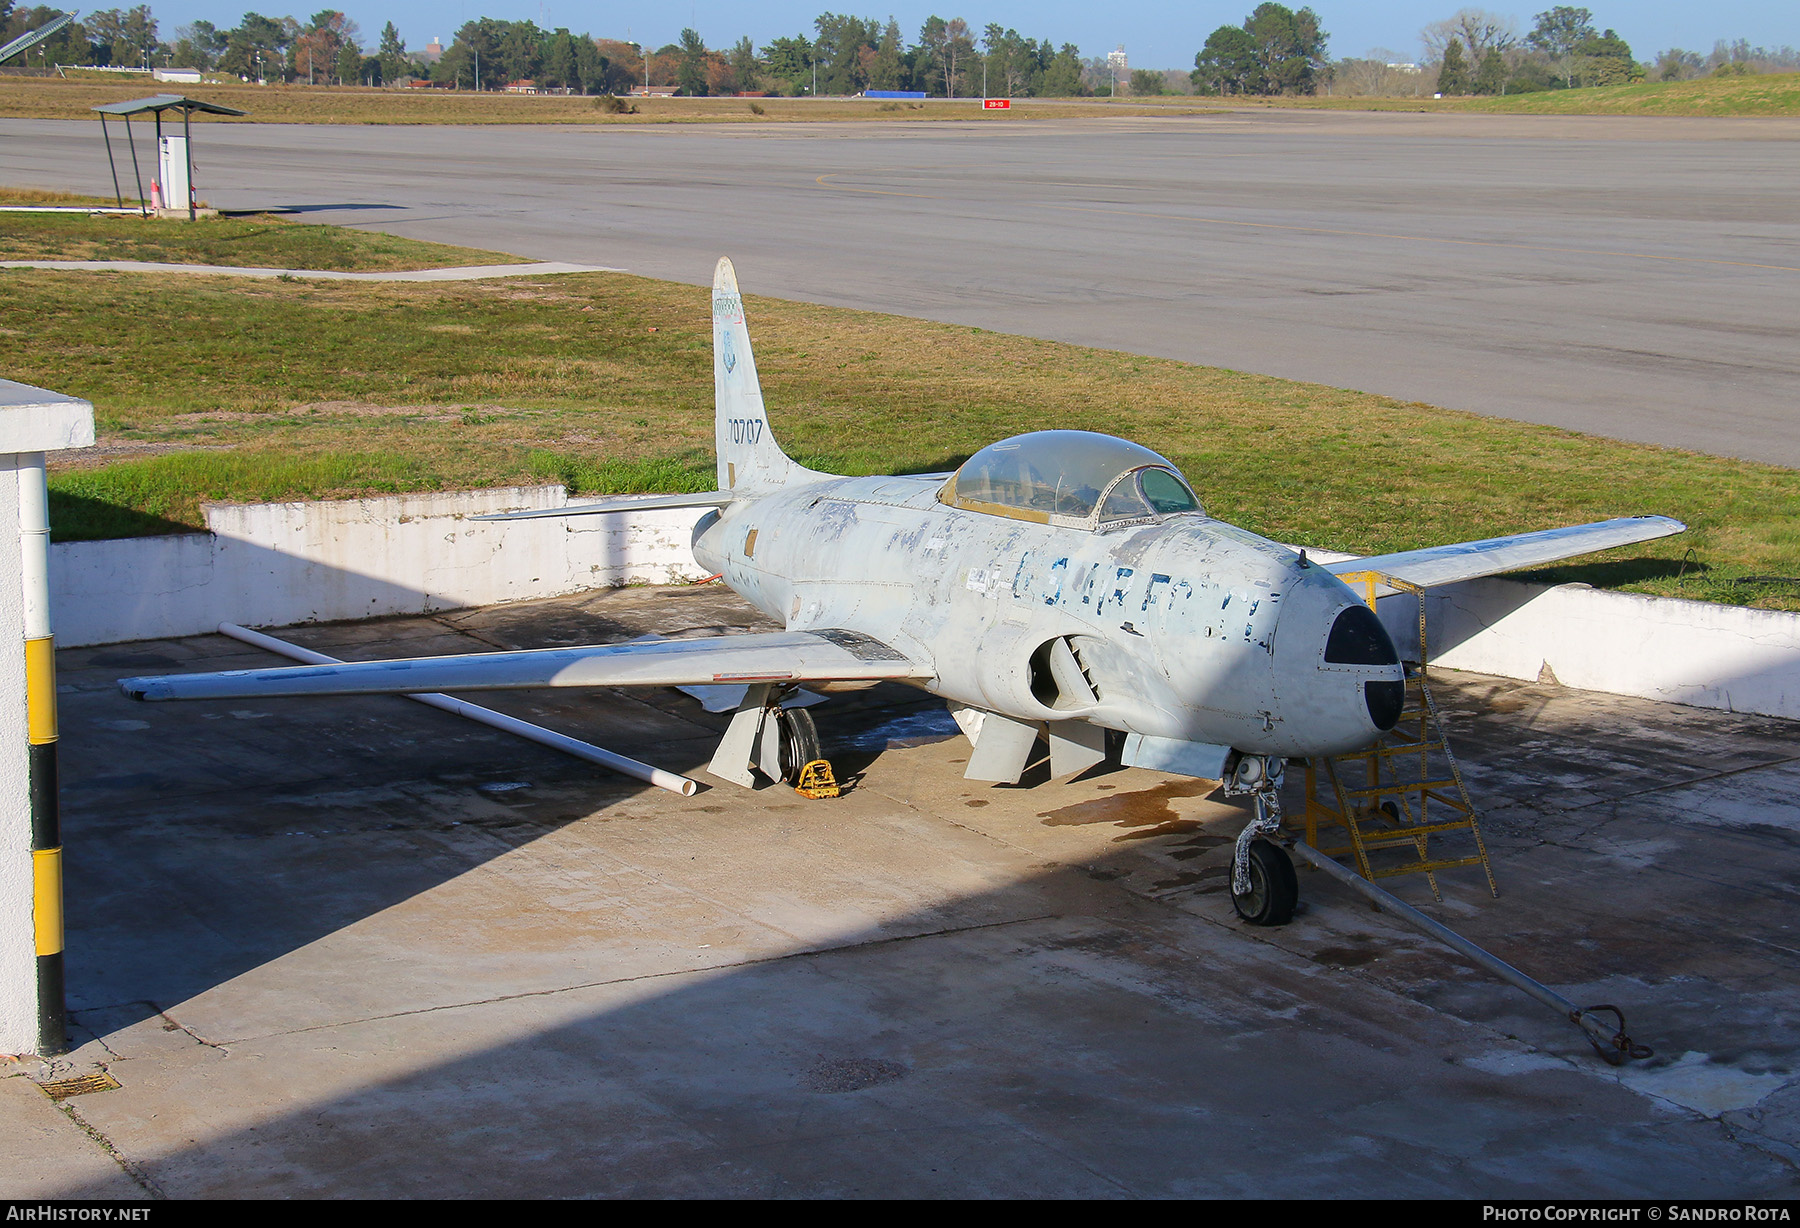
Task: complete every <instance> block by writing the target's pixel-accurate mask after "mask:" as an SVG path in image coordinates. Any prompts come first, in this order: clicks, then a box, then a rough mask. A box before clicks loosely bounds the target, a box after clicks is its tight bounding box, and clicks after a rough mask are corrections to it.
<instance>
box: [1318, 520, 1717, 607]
mask: <svg viewBox="0 0 1800 1228" xmlns="http://www.w3.org/2000/svg"><path fill="white" fill-rule="evenodd" d="M1686 528H1687V526H1686V525H1684V524H1682V523H1681V521H1679V520H1673V519H1671V518H1670V517H1668V516H1624V517H1621V518H1619V519H1617V520H1602V521H1598V522H1596V523H1594V524H1578V525H1571V526H1570V527H1568V528H1566V529H1545V530H1543V531H1542V532H1539V533H1517V534H1514V535H1513V536H1511V537H1490V538H1487V539H1486V540H1485V541H1478V542H1457V543H1456V544H1454V545H1450V546H1432V547H1429V548H1427V549H1424V550H1403V551H1401V552H1400V553H1398V554H1377V555H1372V556H1371V557H1369V558H1362V559H1345V560H1344V561H1343V562H1341V563H1329V564H1327V565H1326V570H1327V571H1330V572H1332V573H1333V574H1335V575H1340V576H1342V575H1348V574H1350V573H1352V572H1359V571H1376V572H1380V573H1381V574H1382V575H1387V576H1394V577H1396V578H1397V579H1401V580H1405V581H1407V582H1408V583H1410V584H1416V585H1418V586H1419V587H1420V588H1431V587H1433V586H1435V585H1439V584H1454V583H1456V582H1457V581H1458V580H1475V579H1479V578H1480V577H1482V576H1492V575H1498V574H1499V573H1500V572H1503V571H1516V570H1518V569H1519V568H1521V567H1542V566H1544V565H1546V564H1549V563H1557V562H1561V561H1562V560H1563V559H1572V558H1574V557H1576V556H1577V555H1582V554H1591V553H1593V552H1594V551H1596V550H1607V549H1610V548H1612V547H1613V546H1629V545H1631V544H1632V543H1633V542H1643V541H1650V540H1651V539H1653V538H1658V537H1667V536H1669V535H1670V534H1671V533H1680V532H1681V531H1682V530H1684V529H1686ZM1379 591H1380V592H1384V593H1391V592H1396V591H1398V590H1396V589H1394V588H1393V587H1392V586H1391V585H1380V586H1379Z"/></svg>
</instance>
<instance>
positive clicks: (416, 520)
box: [50, 486, 1800, 718]
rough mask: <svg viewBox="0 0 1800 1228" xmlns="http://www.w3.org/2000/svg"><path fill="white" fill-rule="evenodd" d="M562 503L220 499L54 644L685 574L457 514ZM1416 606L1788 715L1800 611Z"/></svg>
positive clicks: (554, 526)
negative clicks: (200, 523)
mask: <svg viewBox="0 0 1800 1228" xmlns="http://www.w3.org/2000/svg"><path fill="white" fill-rule="evenodd" d="M568 502H569V501H568V500H567V499H566V498H565V495H564V492H563V488H562V487H560V486H529V487H510V488H506V489H501V490H483V491H469V492H461V493H455V494H430V495H397V496H391V497H387V498H379V499H350V500H344V501H341V502H331V503H271V504H251V505H220V506H213V507H209V508H208V509H207V525H208V527H209V528H210V529H211V530H212V531H211V532H210V533H197V534H190V535H187V536H182V537H139V538H129V539H126V540H122V541H103V542H68V543H61V544H58V545H56V546H54V547H52V549H51V557H50V582H51V590H52V591H51V608H52V609H53V610H55V612H56V639H57V642H58V643H59V644H61V645H64V646H68V647H75V646H79V645H84V644H108V643H117V642H121V641H125V640H141V639H154V638H158V637H162V636H175V635H197V634H202V633H205V632H209V631H211V630H213V629H214V628H215V627H216V626H217V625H218V624H219V623H221V622H237V623H245V624H248V625H251V626H263V627H278V626H291V625H293V624H295V623H303V622H329V621H335V620H339V619H350V618H367V617H370V616H373V615H381V614H416V613H427V612H430V611H433V610H449V609H458V608H462V607H466V606H477V605H491V604H494V603H496V602H502V601H520V600H524V599H526V598H531V597H554V596H558V595H561V594H566V593H575V592H581V591H583V590H585V589H592V588H602V587H607V586H612V585H619V584H630V583H634V582H635V583H650V584H666V583H679V582H682V581H688V580H695V579H699V578H700V576H701V569H700V567H699V565H698V564H696V563H695V562H694V558H693V554H692V552H691V550H690V547H689V543H690V539H691V537H692V531H693V525H694V522H695V521H696V520H697V519H699V516H700V513H698V512H695V511H693V510H692V509H689V510H686V511H659V512H641V513H635V514H627V515H620V516H571V517H555V518H550V519H544V520H518V521H510V522H489V523H476V522H474V521H471V520H469V519H468V517H470V516H474V515H480V514H482V513H484V512H494V511H509V510H513V509H519V508H528V507H529V508H545V507H562V506H565V505H566V504H567V503H568ZM576 502H580V501H579V500H576ZM1313 554H1314V557H1316V558H1318V559H1320V561H1330V560H1331V559H1333V558H1334V557H1341V556H1333V555H1330V554H1328V553H1326V552H1323V551H1318V552H1313ZM1426 600H1427V604H1426V611H1427V618H1428V620H1429V632H1428V634H1429V638H1430V644H1431V659H1432V661H1433V662H1434V663H1436V664H1439V665H1443V666H1445V667H1447V668H1451V669H1466V670H1474V671H1476V672H1479V673H1486V674H1499V675H1502V676H1504V677H1509V678H1523V679H1535V678H1537V677H1539V676H1540V675H1541V673H1542V672H1543V670H1544V667H1545V666H1548V667H1549V668H1550V670H1551V672H1552V673H1554V674H1555V675H1556V678H1557V680H1558V681H1559V682H1561V683H1563V684H1564V685H1566V686H1572V687H1580V688H1582V689H1584V690H1591V691H1607V692H1611V693H1613V694H1617V695H1636V696H1641V697H1643V698H1646V699H1660V700H1667V701H1670V702H1673V703H1683V704H1692V705H1694V706H1697V707H1702V708H1720V709H1724V710H1726V711H1731V712H1752V713H1760V714H1762V715H1767V716H1784V717H1795V718H1800V615H1796V614H1782V613H1775V612H1772V611H1768V610H1749V609H1744V608H1742V607H1738V606H1720V605H1710V604H1707V603H1704V602H1697V601H1676V600H1672V599H1669V598H1660V597H1641V596H1637V595H1635V594H1630V593H1605V592H1598V591H1595V590H1593V589H1590V588H1588V587H1587V586H1586V585H1579V584H1568V585H1561V586H1559V587H1554V588H1550V587H1545V586H1543V585H1534V584H1520V583H1518V582H1516V581H1510V580H1475V581H1470V582H1468V583H1465V584H1456V585H1450V586H1447V587H1445V588H1443V589H1438V590H1435V591H1433V592H1432V593H1431V594H1430V596H1429V597H1428V598H1427V599H1426ZM1380 608H1381V612H1382V618H1383V620H1384V621H1385V622H1386V623H1387V624H1388V627H1389V629H1390V630H1391V631H1392V633H1393V635H1394V638H1395V640H1396V642H1398V643H1399V644H1401V645H1402V648H1403V650H1404V649H1409V648H1412V647H1413V646H1414V642H1415V641H1416V639H1417V623H1418V606H1417V602H1416V600H1415V599H1414V598H1412V597H1407V596H1393V597H1384V598H1383V599H1382V600H1381V603H1380Z"/></svg>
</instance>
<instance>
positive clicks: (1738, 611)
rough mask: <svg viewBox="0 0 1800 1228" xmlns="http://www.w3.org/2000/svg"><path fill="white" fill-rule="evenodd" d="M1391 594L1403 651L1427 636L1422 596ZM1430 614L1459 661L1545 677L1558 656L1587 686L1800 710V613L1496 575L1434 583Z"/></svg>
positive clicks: (1561, 669) (1571, 680) (1727, 705)
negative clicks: (1421, 619) (1422, 631)
mask: <svg viewBox="0 0 1800 1228" xmlns="http://www.w3.org/2000/svg"><path fill="white" fill-rule="evenodd" d="M1379 605H1380V607H1381V613H1382V621H1383V622H1385V623H1386V624H1387V626H1388V628H1389V630H1390V631H1391V632H1392V633H1393V635H1394V638H1395V641H1396V642H1397V643H1399V644H1401V645H1402V646H1403V647H1402V651H1403V652H1404V651H1406V649H1407V648H1413V647H1416V642H1417V640H1418V638H1419V636H1418V628H1419V621H1418V611H1419V605H1418V599H1417V598H1415V597H1411V596H1406V595H1401V594H1396V595H1395V596H1392V597H1384V598H1382V599H1381V601H1380V603H1379ZM1425 620H1426V640H1427V644H1428V647H1429V648H1430V650H1431V661H1432V663H1433V664H1434V665H1442V666H1444V667H1445V668H1447V669H1466V670H1473V671H1475V672H1477V673H1483V674H1499V675H1501V676H1503V677H1507V678H1526V679H1533V678H1537V677H1539V676H1540V675H1541V674H1542V672H1543V670H1544V669H1545V668H1546V667H1548V669H1549V670H1550V672H1551V673H1552V674H1554V675H1555V676H1556V680H1557V681H1558V682H1560V683H1562V684H1563V685H1564V686H1572V687H1577V688H1579V689H1581V690H1584V691H1606V692H1609V693H1611V694H1614V695H1636V696H1639V697H1641V698H1644V699H1660V700H1666V701H1668V702H1670V703H1678V704H1690V705H1692V706H1694V707H1698V708H1718V709H1722V710H1724V711H1727V712H1753V713H1759V714H1761V715H1764V716H1786V717H1800V614H1786V613H1781V612H1779V611H1775V610H1751V609H1746V608H1745V607H1743V606H1728V605H1714V604H1712V603H1710V602H1704V601H1680V600H1676V599H1674V598H1670V597H1646V596H1642V595H1640V594H1637V593H1609V592H1601V591H1599V590H1597V589H1592V588H1589V587H1588V586H1587V585H1585V584H1563V585H1557V586H1554V587H1552V586H1548V585H1543V584H1522V583H1520V582H1518V581H1516V580H1499V579H1491V580H1470V581H1467V582H1466V583H1463V584H1452V585H1447V586H1446V587H1444V588H1442V589H1436V590H1433V591H1432V592H1430V593H1429V594H1427V596H1426V598H1425Z"/></svg>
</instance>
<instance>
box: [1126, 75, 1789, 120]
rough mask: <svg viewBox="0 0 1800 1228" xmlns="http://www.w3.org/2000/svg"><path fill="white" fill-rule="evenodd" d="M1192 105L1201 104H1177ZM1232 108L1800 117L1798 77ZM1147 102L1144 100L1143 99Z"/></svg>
mask: <svg viewBox="0 0 1800 1228" xmlns="http://www.w3.org/2000/svg"><path fill="white" fill-rule="evenodd" d="M1180 101H1181V102H1183V103H1187V104H1191V103H1193V102H1198V101H1208V100H1204V99H1185V98H1184V99H1181V100H1180ZM1210 101H1212V102H1214V103H1217V104H1220V105H1224V104H1227V103H1229V104H1230V105H1231V106H1234V107H1278V108H1301V109H1308V110H1333V111H1425V112H1455V113H1468V112H1482V113H1492V114H1500V115H1686V116H1700V117H1747V118H1756V117H1762V118H1771V117H1777V116H1784V115H1787V116H1791V115H1800V73H1761V74H1757V75H1754V76H1748V77H1701V78H1699V79H1697V80H1694V81H1640V82H1638V83H1637V84H1636V85H1608V86H1598V87H1595V88H1592V89H1579V90H1540V91H1537V92H1535V93H1530V94H1509V95H1506V96H1503V97H1484V98H1344V97H1334V96H1332V95H1330V94H1319V95H1315V96H1312V97H1304V98H1230V99H1223V98H1214V99H1211V100H1210ZM1146 102H1147V103H1148V102H1149V100H1146Z"/></svg>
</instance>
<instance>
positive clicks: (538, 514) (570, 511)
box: [469, 490, 740, 520]
mask: <svg viewBox="0 0 1800 1228" xmlns="http://www.w3.org/2000/svg"><path fill="white" fill-rule="evenodd" d="M739 497H740V496H738V495H734V494H732V493H731V492H730V491H728V490H703V491H700V492H699V493H698V494H691V495H651V496H650V497H649V498H645V497H644V496H643V495H631V496H628V497H626V498H622V499H596V500H595V501H594V502H592V503H570V504H567V505H565V506H563V507H537V508H528V509H527V510H525V511H523V512H489V513H487V514H486V515H483V516H471V517H469V519H470V520H542V519H543V518H545V517H547V516H600V515H606V514H608V513H611V512H660V511H664V510H667V509H670V508H684V507H724V506H725V505H726V504H727V503H730V502H731V501H732V500H733V499H736V498H739Z"/></svg>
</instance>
